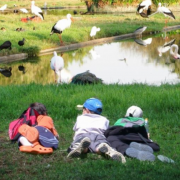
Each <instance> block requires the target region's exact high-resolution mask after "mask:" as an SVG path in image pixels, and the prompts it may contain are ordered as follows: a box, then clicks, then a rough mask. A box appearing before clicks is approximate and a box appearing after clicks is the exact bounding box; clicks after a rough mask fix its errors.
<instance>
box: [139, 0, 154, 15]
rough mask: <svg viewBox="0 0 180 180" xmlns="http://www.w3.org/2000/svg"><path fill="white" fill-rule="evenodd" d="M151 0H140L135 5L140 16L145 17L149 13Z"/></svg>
mask: <svg viewBox="0 0 180 180" xmlns="http://www.w3.org/2000/svg"><path fill="white" fill-rule="evenodd" d="M151 5H152V2H151V0H144V1H142V2H141V3H140V4H139V5H138V7H137V13H139V14H140V15H141V16H142V17H144V18H147V17H148V16H149V15H150V13H151Z"/></svg>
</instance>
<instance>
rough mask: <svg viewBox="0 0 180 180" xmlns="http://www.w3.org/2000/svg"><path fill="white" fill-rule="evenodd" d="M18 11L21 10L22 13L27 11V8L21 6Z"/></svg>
mask: <svg viewBox="0 0 180 180" xmlns="http://www.w3.org/2000/svg"><path fill="white" fill-rule="evenodd" d="M20 11H21V12H23V13H28V10H27V9H25V8H21V9H20Z"/></svg>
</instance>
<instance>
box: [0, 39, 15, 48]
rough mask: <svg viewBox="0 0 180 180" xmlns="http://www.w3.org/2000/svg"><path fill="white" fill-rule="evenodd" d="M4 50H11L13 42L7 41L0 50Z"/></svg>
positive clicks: (0, 46)
mask: <svg viewBox="0 0 180 180" xmlns="http://www.w3.org/2000/svg"><path fill="white" fill-rule="evenodd" d="M2 49H9V50H11V49H12V48H11V42H10V41H5V42H4V43H3V44H1V45H0V50H2Z"/></svg>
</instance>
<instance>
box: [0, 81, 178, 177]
mask: <svg viewBox="0 0 180 180" xmlns="http://www.w3.org/2000/svg"><path fill="white" fill-rule="evenodd" d="M179 90H180V84H177V85H161V86H147V85H143V84H133V85H117V84H112V85H87V86H77V85H70V84H69V85H66V84H63V85H58V86H57V85H54V84H50V85H38V84H29V85H21V86H19V85H10V86H1V87H0V93H1V101H0V117H1V129H0V177H1V179H2V180H5V179H23V180H24V179H26V180H30V179H33V180H36V179H37V180H41V179H60V180H61V179H62V180H80V179H88V180H96V179H105V180H107V179H113V180H115V179H146V180H148V179H149V180H150V179H151V180H152V179H167V180H169V179H179V175H180V172H179V168H180V157H179V154H180V149H179V139H180V129H179V127H180V121H179V117H180V110H179V107H180V101H179V99H180V93H179ZM93 96H96V97H98V98H100V99H101V100H102V102H103V105H104V106H103V115H104V116H106V117H107V118H108V119H109V120H110V125H113V124H114V122H115V121H116V120H117V119H118V118H120V117H123V116H124V114H125V112H126V109H127V108H128V107H129V106H131V105H138V106H140V107H141V108H142V109H143V111H144V117H145V118H146V117H147V118H148V119H149V126H150V127H149V128H150V135H151V139H153V140H154V141H155V142H157V143H158V144H159V145H160V152H158V153H155V155H158V154H163V155H166V156H168V157H170V158H172V159H173V160H175V164H166V163H162V162H160V161H158V160H157V159H156V160H155V162H140V161H138V160H136V159H130V158H127V163H126V164H125V165H123V164H121V163H119V162H115V161H111V160H107V159H104V158H103V157H99V156H97V155H95V154H88V157H87V158H84V159H72V160H70V159H67V158H66V156H67V153H66V149H67V148H68V146H69V145H70V143H71V141H72V137H73V130H72V128H73V125H74V123H75V120H76V116H77V115H78V114H79V113H81V112H79V111H77V110H76V108H75V107H76V105H77V104H82V103H83V102H84V101H85V100H86V99H87V98H89V97H93ZM36 101H37V102H41V103H43V104H45V105H46V107H47V109H48V113H49V115H50V116H51V117H52V118H53V120H54V124H55V127H56V128H57V130H58V132H59V134H60V143H59V148H58V149H57V150H56V151H54V152H53V154H52V155H31V154H25V153H21V152H20V151H19V150H18V146H17V143H16V144H12V143H11V142H10V141H9V138H8V125H9V123H10V122H11V121H12V120H13V119H16V118H18V117H19V116H20V114H21V113H22V112H23V111H24V110H25V109H26V108H27V107H28V105H29V104H30V103H32V102H36Z"/></svg>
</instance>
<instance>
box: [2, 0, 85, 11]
mask: <svg viewBox="0 0 180 180" xmlns="http://www.w3.org/2000/svg"><path fill="white" fill-rule="evenodd" d="M45 2H46V3H47V6H48V7H57V6H85V3H84V2H83V1H81V0H64V1H59V0H53V1H52V0H46V1H45V0H38V1H35V4H36V5H38V6H40V7H44V4H45ZM4 4H7V5H8V8H10V9H11V8H14V4H15V5H16V6H17V7H26V8H30V5H31V1H25V0H18V1H9V0H4V1H0V7H1V6H3V5H4Z"/></svg>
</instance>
